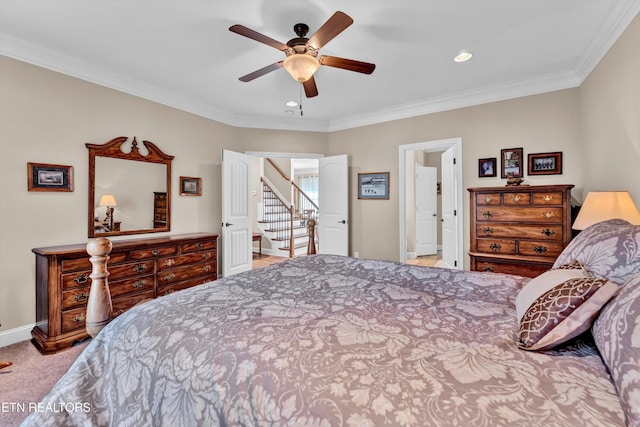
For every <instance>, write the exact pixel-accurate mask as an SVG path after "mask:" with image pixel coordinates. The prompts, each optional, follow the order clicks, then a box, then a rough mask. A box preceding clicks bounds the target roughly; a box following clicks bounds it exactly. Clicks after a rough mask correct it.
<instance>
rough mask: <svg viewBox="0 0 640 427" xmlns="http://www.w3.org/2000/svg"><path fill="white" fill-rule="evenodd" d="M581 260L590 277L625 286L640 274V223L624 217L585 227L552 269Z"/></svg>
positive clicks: (565, 249)
mask: <svg viewBox="0 0 640 427" xmlns="http://www.w3.org/2000/svg"><path fill="white" fill-rule="evenodd" d="M576 261H577V262H579V263H580V264H582V265H583V266H584V268H585V269H586V270H587V271H588V272H589V274H590V275H591V276H594V277H598V278H601V279H607V280H610V281H611V282H613V283H615V284H617V285H622V284H624V283H626V282H628V281H629V280H630V279H631V278H632V277H633V276H635V275H636V274H638V273H640V226H639V225H632V224H630V223H629V222H627V221H624V220H622V219H611V220H608V221H603V222H599V223H597V224H594V225H592V226H590V227H587V228H586V229H584V230H583V231H582V232H581V233H580V234H578V235H577V236H576V237H575V238H574V239H573V240H572V241H571V243H569V245H567V247H566V248H564V250H563V251H562V253H561V254H560V255H559V256H558V258H557V259H556V262H555V263H554V264H553V268H554V269H557V268H560V267H561V266H563V265H566V264H571V263H574V262H576Z"/></svg>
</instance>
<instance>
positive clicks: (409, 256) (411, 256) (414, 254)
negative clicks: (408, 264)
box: [407, 252, 418, 259]
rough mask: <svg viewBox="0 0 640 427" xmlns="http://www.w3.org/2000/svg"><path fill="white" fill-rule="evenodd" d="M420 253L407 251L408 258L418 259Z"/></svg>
mask: <svg viewBox="0 0 640 427" xmlns="http://www.w3.org/2000/svg"><path fill="white" fill-rule="evenodd" d="M416 258H418V255H416V253H415V252H407V259H416Z"/></svg>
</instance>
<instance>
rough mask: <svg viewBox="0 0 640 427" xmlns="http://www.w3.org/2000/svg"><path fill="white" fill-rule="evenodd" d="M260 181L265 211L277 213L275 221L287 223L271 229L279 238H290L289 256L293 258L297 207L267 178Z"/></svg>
mask: <svg viewBox="0 0 640 427" xmlns="http://www.w3.org/2000/svg"><path fill="white" fill-rule="evenodd" d="M260 181H261V182H262V204H263V206H264V212H265V213H266V212H267V210H268V212H269V214H270V215H275V216H276V218H277V221H274V222H276V223H277V224H286V226H283V227H281V226H280V225H278V226H276V228H275V229H273V230H271V231H273V232H274V233H275V235H276V238H277V239H279V240H285V238H286V237H288V238H289V258H293V255H294V251H295V247H294V240H295V237H294V235H293V224H294V212H295V209H294V207H293V205H292V204H289V203H287V201H286V200H285V199H284V197H283V196H282V195H281V194H280V192H279V191H278V190H276V189H275V187H274V186H273V185H272V184H271V183H270V182H269V180H268V179H267V178H265V177H260Z"/></svg>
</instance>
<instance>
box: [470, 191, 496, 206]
mask: <svg viewBox="0 0 640 427" xmlns="http://www.w3.org/2000/svg"><path fill="white" fill-rule="evenodd" d="M476 204H477V205H490V206H500V204H501V200H500V194H491V193H478V194H476Z"/></svg>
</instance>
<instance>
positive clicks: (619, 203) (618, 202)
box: [572, 191, 640, 230]
mask: <svg viewBox="0 0 640 427" xmlns="http://www.w3.org/2000/svg"><path fill="white" fill-rule="evenodd" d="M615 218H619V219H624V220H625V221H629V222H630V223H631V224H636V225H638V224H640V212H638V208H637V207H636V205H635V204H634V203H633V200H632V199H631V196H630V195H629V192H628V191H590V192H589V193H588V194H587V197H586V198H585V199H584V203H583V204H582V207H581V208H580V212H579V213H578V217H577V218H576V220H575V222H574V223H573V226H572V228H573V229H574V230H584V229H585V228H587V227H589V226H590V225H593V224H595V223H598V222H601V221H606V220H608V219H615Z"/></svg>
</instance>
